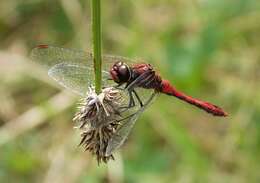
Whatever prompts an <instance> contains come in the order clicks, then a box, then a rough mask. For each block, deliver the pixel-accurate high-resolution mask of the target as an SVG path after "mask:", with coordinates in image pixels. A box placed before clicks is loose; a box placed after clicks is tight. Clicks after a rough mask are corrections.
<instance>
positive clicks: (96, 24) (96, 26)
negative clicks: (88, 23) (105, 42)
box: [91, 0, 102, 94]
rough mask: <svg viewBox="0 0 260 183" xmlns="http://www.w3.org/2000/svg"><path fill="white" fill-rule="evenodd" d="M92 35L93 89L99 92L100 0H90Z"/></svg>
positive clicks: (100, 76)
mask: <svg viewBox="0 0 260 183" xmlns="http://www.w3.org/2000/svg"><path fill="white" fill-rule="evenodd" d="M91 6H92V35H93V53H94V60H93V61H94V72H95V91H96V93H98V94H99V93H100V92H101V78H102V71H101V70H102V68H101V67H102V65H101V63H102V60H101V59H102V57H101V10H100V9H101V7H100V6H101V4H100V0H92V3H91Z"/></svg>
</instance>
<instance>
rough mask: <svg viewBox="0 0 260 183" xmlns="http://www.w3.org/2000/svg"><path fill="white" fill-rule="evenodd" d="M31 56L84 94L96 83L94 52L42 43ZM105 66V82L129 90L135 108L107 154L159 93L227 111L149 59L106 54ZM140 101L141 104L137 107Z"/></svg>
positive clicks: (221, 112) (222, 113) (216, 111)
mask: <svg viewBox="0 0 260 183" xmlns="http://www.w3.org/2000/svg"><path fill="white" fill-rule="evenodd" d="M31 58H32V60H34V61H36V62H38V63H40V64H42V65H44V66H45V67H46V68H47V69H49V71H48V74H49V76H50V77H51V78H53V79H54V80H55V81H57V82H58V83H59V84H61V85H62V86H64V87H65V88H68V89H70V90H72V91H73V92H75V93H77V94H79V95H81V96H83V97H84V96H85V95H86V92H87V90H88V87H89V86H90V85H93V84H94V76H93V73H94V69H93V68H94V67H93V56H92V53H90V52H84V51H79V50H74V49H67V48H60V47H55V46H50V45H39V46H37V47H36V48H34V49H33V50H32V53H31ZM102 70H103V71H102V76H103V80H102V84H103V86H113V85H115V84H116V86H117V87H123V89H124V90H125V91H127V92H128V94H129V102H128V106H127V108H129V109H130V108H132V109H133V108H134V109H136V111H135V115H132V117H131V118H128V119H127V120H126V121H124V122H122V127H121V128H119V130H118V132H117V135H116V136H115V138H114V139H113V138H112V139H111V142H110V146H109V147H108V149H109V150H108V154H109V153H112V151H113V150H114V149H116V148H118V147H120V146H121V145H122V144H123V142H124V141H125V140H126V138H127V136H128V135H129V133H130V131H131V128H132V127H133V126H134V124H135V122H136V120H137V118H138V116H139V115H140V114H141V113H142V112H143V111H144V110H145V109H146V108H147V106H149V104H150V103H151V101H153V100H154V98H156V96H157V94H159V93H162V94H166V95H168V96H174V97H176V98H178V99H180V100H182V101H184V102H186V103H188V104H191V105H193V106H195V107H197V108H199V109H202V110H204V111H206V112H207V113H209V114H212V115H214V116H221V117H222V116H223V117H225V116H227V115H228V114H227V113H226V112H225V111H224V110H223V109H222V108H220V107H218V106H217V105H214V104H211V103H209V102H206V101H202V100H199V99H195V98H193V97H191V96H189V95H186V94H185V93H183V92H181V91H179V90H177V89H176V88H175V87H174V86H173V85H172V84H171V83H170V82H169V81H168V80H166V79H163V78H162V77H161V76H160V75H159V73H158V72H156V71H155V70H154V68H153V67H152V65H151V64H149V63H146V62H143V61H138V60H133V59H129V58H125V57H121V56H111V55H103V56H102ZM137 105H138V106H139V107H136V106H137Z"/></svg>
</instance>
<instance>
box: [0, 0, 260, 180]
mask: <svg viewBox="0 0 260 183" xmlns="http://www.w3.org/2000/svg"><path fill="white" fill-rule="evenodd" d="M90 5H91V4H90V1H83V0H80V1H68V0H67V1H66V0H60V1H53V0H37V1H33V0H31V1H18V0H11V1H1V2H0V40H1V43H0V101H1V105H0V149H1V150H0V162H1V163H0V182H17V183H18V182H19V183H21V182H22V183H23V182H26V183H28V182H39V180H40V182H55V183H57V182H64V180H66V181H67V182H91V183H95V182H105V181H107V180H109V181H110V182H120V180H124V182H129V183H130V182H142V183H146V182H147V183H148V182H149V183H153V182H154V183H157V182H163V183H171V182H176V183H182V182H187V183H208V182H209V183H248V182H249V183H258V182H260V174H259V170H260V164H259V162H260V156H259V154H260V92H259V91H260V85H259V83H260V72H259V71H260V51H259V50H260V24H259V22H260V1H259V0H247V1H246V0H228V1H227V0H203V1H199V0H186V1H183V0H171V1H169V0H168V1H167V0H138V1H130V0H122V1H112V0H107V1H102V25H103V26H102V45H103V50H104V51H103V53H105V54H113V55H122V56H125V57H129V58H139V59H140V58H141V59H142V60H147V61H149V62H150V63H152V65H153V66H154V67H155V68H156V70H158V71H159V72H160V73H161V75H162V76H163V77H165V78H167V79H169V80H170V81H171V82H172V83H173V84H174V85H175V86H176V87H177V88H179V89H181V90H182V91H185V92H186V93H187V94H189V95H192V96H195V97H197V98H201V99H205V100H208V101H211V102H212V103H216V104H218V105H220V106H221V107H223V108H224V109H226V110H227V111H228V112H229V114H230V116H229V117H228V118H214V117H212V116H210V115H208V114H206V113H204V112H202V111H200V110H197V109H195V108H194V107H192V106H189V105H186V104H184V103H182V102H180V101H178V100H176V99H175V98H169V96H164V95H160V96H159V97H158V99H157V100H156V101H155V102H154V104H153V105H152V106H151V107H150V108H149V109H148V110H147V111H146V112H145V113H144V114H143V116H142V117H141V118H140V119H139V120H138V122H137V124H136V126H135V127H134V129H133V131H132V133H131V135H130V137H129V139H128V141H127V143H126V144H125V145H124V146H123V148H122V149H121V153H120V154H119V153H118V154H116V161H114V162H112V163H110V164H108V166H107V165H101V166H100V167H98V166H97V163H96V161H95V160H94V159H93V158H92V157H91V156H90V155H89V154H88V153H86V152H84V151H83V149H81V148H77V144H78V142H79V139H80V137H79V136H78V132H77V131H76V130H74V129H73V128H72V127H73V126H74V124H73V123H72V120H71V119H72V117H73V114H74V112H75V110H76V108H75V107H76V104H77V101H78V98H77V97H75V96H74V95H70V94H68V92H64V91H62V90H61V88H58V86H56V85H53V84H54V82H52V81H51V79H48V77H47V75H46V73H45V72H44V73H43V72H41V70H40V66H39V67H38V66H37V65H35V64H31V63H30V62H29V61H28V60H26V58H28V53H29V52H30V50H31V49H32V48H33V47H34V46H35V45H38V44H42V43H46V44H52V45H57V46H64V47H68V48H76V49H82V50H88V51H91V49H92V46H93V45H92V37H91V35H92V33H91V7H90Z"/></svg>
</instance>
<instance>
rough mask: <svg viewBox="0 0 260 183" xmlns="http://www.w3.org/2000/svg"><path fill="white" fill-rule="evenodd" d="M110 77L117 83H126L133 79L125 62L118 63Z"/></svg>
mask: <svg viewBox="0 0 260 183" xmlns="http://www.w3.org/2000/svg"><path fill="white" fill-rule="evenodd" d="M110 75H111V77H112V79H113V80H114V81H115V82H116V83H119V84H121V83H126V82H128V81H129V80H130V78H131V70H130V68H129V66H128V65H127V64H126V63H124V62H116V63H115V64H114V65H113V66H112V68H111V70H110Z"/></svg>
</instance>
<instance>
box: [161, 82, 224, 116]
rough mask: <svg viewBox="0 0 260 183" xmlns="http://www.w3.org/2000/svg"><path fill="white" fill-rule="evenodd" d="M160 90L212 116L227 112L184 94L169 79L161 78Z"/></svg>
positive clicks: (222, 114)
mask: <svg viewBox="0 0 260 183" xmlns="http://www.w3.org/2000/svg"><path fill="white" fill-rule="evenodd" d="M160 92H162V93H165V94H167V95H171V96H175V97H177V98H179V99H181V100H183V101H185V102H188V103H189V104H192V105H194V106H196V107H198V108H200V109H202V110H204V111H206V112H208V113H210V114H212V115H214V116H227V115H228V114H227V113H226V112H225V111H224V110H223V109H221V108H220V107H218V106H216V105H213V104H211V103H209V102H204V101H201V100H198V99H195V98H192V97H190V96H188V95H185V94H184V93H182V92H179V91H177V90H176V89H175V88H174V87H173V86H172V85H171V84H170V82H169V81H167V80H162V82H161V88H160Z"/></svg>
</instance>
